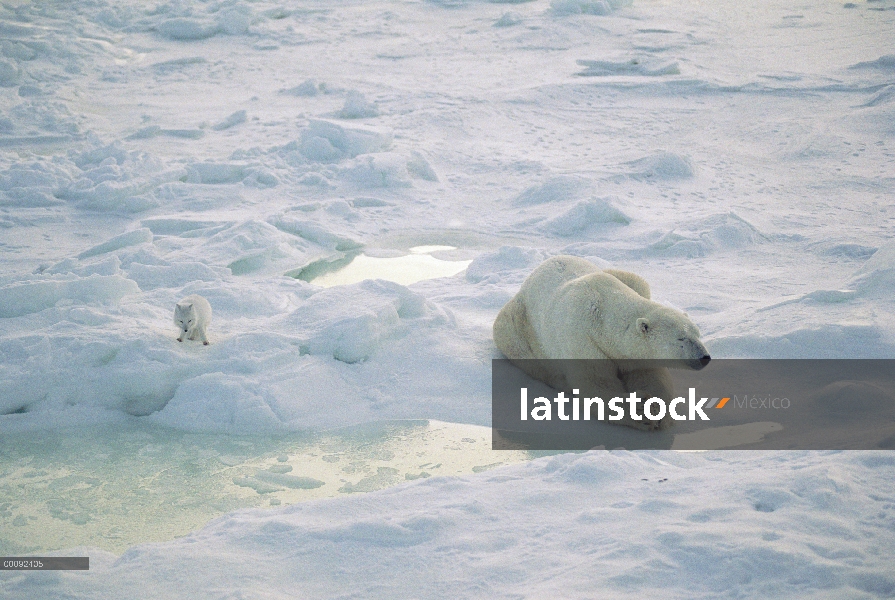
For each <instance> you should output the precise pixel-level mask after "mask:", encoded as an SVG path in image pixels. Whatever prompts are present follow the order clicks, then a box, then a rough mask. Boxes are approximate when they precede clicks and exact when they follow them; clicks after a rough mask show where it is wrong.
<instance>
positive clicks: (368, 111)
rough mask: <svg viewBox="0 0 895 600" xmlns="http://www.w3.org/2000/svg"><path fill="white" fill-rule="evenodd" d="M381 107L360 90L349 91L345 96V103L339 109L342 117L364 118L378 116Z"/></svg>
mask: <svg viewBox="0 0 895 600" xmlns="http://www.w3.org/2000/svg"><path fill="white" fill-rule="evenodd" d="M378 116H379V108H378V107H377V106H376V105H375V104H374V103H372V102H370V101H369V100H367V99H366V97H365V96H364V95H363V94H361V93H360V92H349V93H348V96H347V97H346V98H345V105H344V106H343V107H342V110H340V111H339V117H340V118H342V119H364V118H367V117H378Z"/></svg>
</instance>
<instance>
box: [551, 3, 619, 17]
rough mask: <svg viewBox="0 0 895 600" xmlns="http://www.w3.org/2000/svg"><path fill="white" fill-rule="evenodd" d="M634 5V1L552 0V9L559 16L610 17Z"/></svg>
mask: <svg viewBox="0 0 895 600" xmlns="http://www.w3.org/2000/svg"><path fill="white" fill-rule="evenodd" d="M632 3H633V0H552V1H551V2H550V9H551V11H553V14H555V15H557V16H566V15H608V14H611V13H612V12H613V11H615V10H617V9H619V8H622V7H624V6H631V4H632Z"/></svg>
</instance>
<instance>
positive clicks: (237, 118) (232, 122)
mask: <svg viewBox="0 0 895 600" xmlns="http://www.w3.org/2000/svg"><path fill="white" fill-rule="evenodd" d="M245 122H246V111H244V110H238V111H236V112H235V113H233V114H232V115H230V116H229V117H227V118H226V119H224V120H223V121H221V122H220V123H218V124H217V125H213V126H212V127H211V128H212V129H214V130H215V131H223V130H224V129H230V128H231V127H236V126H237V125H241V124H242V123H245Z"/></svg>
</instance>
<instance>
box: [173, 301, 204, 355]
mask: <svg viewBox="0 0 895 600" xmlns="http://www.w3.org/2000/svg"><path fill="white" fill-rule="evenodd" d="M174 324H175V325H177V330H178V331H179V332H180V335H179V336H177V341H178V342H182V341H183V338H184V337H186V338H187V339H189V340H202V343H203V344H205V345H206V346H207V345H208V336H207V334H206V330H207V329H208V326H209V325H210V324H211V305H210V304H209V303H208V300H206V299H205V298H203V297H202V296H200V295H198V294H193V295H191V296H187V297H186V298H184V299H183V300H181V301H180V302H178V303H177V306H175V307H174Z"/></svg>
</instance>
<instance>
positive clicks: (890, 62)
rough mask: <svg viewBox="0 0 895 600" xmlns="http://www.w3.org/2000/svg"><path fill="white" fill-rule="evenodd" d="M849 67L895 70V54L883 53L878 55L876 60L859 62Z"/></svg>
mask: <svg viewBox="0 0 895 600" xmlns="http://www.w3.org/2000/svg"><path fill="white" fill-rule="evenodd" d="M849 68H851V69H873V70H880V71H892V72H895V54H885V55H883V56H880V57H879V58H877V59H876V60H869V61H865V62H859V63H856V64H854V65H852V66H851V67H849Z"/></svg>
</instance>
